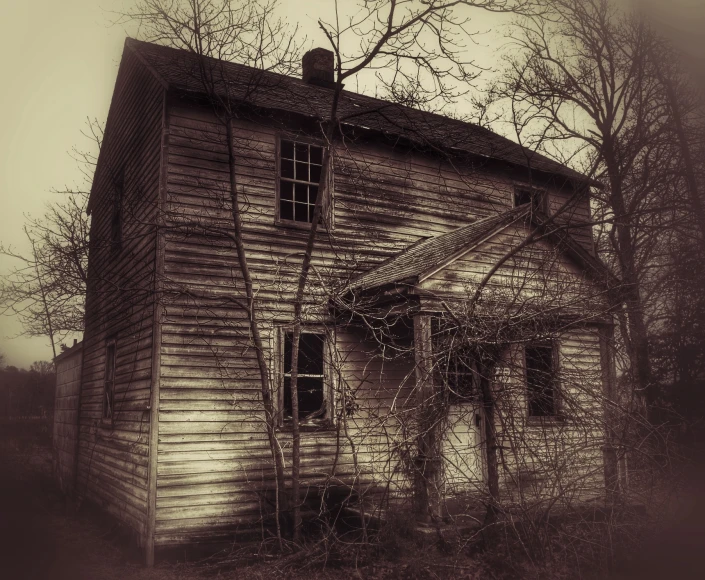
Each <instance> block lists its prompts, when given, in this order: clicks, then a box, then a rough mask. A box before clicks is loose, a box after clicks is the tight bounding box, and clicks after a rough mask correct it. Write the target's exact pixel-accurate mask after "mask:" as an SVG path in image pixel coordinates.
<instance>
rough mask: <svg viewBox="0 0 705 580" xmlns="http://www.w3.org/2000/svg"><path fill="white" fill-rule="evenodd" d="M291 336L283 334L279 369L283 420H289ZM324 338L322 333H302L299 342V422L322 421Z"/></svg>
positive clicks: (324, 411) (324, 408) (324, 410)
mask: <svg viewBox="0 0 705 580" xmlns="http://www.w3.org/2000/svg"><path fill="white" fill-rule="evenodd" d="M293 335H294V333H293V332H291V331H286V332H285V333H284V353H283V355H284V357H283V358H284V361H283V363H284V366H283V369H282V370H283V373H282V374H283V379H284V380H283V387H284V396H283V401H282V402H283V405H282V407H283V415H284V420H291V418H292V401H291V359H292V357H291V354H292V353H291V350H292V338H293ZM325 342H326V337H325V334H323V333H312V332H302V333H301V339H300V341H299V368H298V378H297V390H298V401H299V421H307V420H313V419H326V418H327V415H328V409H327V408H328V401H327V400H326V396H325V382H326V381H325V367H324V361H323V357H324V354H323V353H324V348H325Z"/></svg>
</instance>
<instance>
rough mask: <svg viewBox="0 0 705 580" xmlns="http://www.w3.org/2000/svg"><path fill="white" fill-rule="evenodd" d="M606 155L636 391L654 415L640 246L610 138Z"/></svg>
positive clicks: (630, 357)
mask: <svg viewBox="0 0 705 580" xmlns="http://www.w3.org/2000/svg"><path fill="white" fill-rule="evenodd" d="M604 157H605V165H606V167H607V174H608V178H609V183H610V193H609V196H610V205H611V206H612V210H613V211H614V218H615V228H616V230H617V246H618V247H617V257H618V259H619V266H620V269H621V275H622V292H623V295H624V303H625V305H626V307H627V327H628V330H629V344H630V345H631V348H630V349H629V361H630V367H631V375H632V379H633V380H634V382H635V387H636V391H637V392H638V393H639V394H640V395H641V397H642V398H643V400H644V402H645V403H646V405H647V412H648V413H649V415H651V414H652V413H653V407H654V404H655V402H656V391H655V385H654V384H653V382H652V380H651V359H650V356H649V341H648V334H647V330H646V323H645V321H644V310H643V306H642V303H641V294H640V281H639V277H638V275H637V272H636V249H635V246H634V240H633V239H632V232H631V228H630V226H629V225H628V224H629V223H630V222H629V216H628V215H627V209H626V203H625V201H624V193H623V191H622V178H621V175H620V172H619V165H618V163H617V157H616V154H615V152H614V148H613V146H612V142H611V139H609V138H605V148H604Z"/></svg>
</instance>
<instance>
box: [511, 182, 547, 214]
mask: <svg viewBox="0 0 705 580" xmlns="http://www.w3.org/2000/svg"><path fill="white" fill-rule="evenodd" d="M545 199H546V196H545V192H543V191H541V190H538V189H530V188H527V187H523V188H521V187H518V188H516V189H515V190H514V207H519V206H521V205H529V204H531V205H532V206H533V207H534V209H537V210H539V211H542V212H545V211H546V202H545Z"/></svg>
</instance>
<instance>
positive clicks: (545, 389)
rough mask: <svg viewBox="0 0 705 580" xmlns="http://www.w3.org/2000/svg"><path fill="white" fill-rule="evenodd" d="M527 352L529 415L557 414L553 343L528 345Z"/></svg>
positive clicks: (544, 415) (545, 415) (546, 415)
mask: <svg viewBox="0 0 705 580" xmlns="http://www.w3.org/2000/svg"><path fill="white" fill-rule="evenodd" d="M525 352H526V388H527V393H528V398H529V415H530V416H532V417H549V416H552V415H556V414H557V413H558V405H557V397H556V376H555V375H556V372H555V354H554V348H553V344H551V343H545V344H535V345H530V346H527V347H526V349H525Z"/></svg>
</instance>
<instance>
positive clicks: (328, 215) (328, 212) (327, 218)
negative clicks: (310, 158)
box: [274, 133, 334, 231]
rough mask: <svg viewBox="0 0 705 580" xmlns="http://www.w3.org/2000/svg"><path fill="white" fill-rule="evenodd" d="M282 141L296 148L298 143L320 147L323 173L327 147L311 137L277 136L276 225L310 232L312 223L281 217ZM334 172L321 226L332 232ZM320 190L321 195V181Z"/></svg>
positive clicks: (324, 200)
mask: <svg viewBox="0 0 705 580" xmlns="http://www.w3.org/2000/svg"><path fill="white" fill-rule="evenodd" d="M282 141H291V142H292V143H294V146H295V145H296V144H297V143H298V144H301V145H308V146H309V147H310V146H312V145H313V146H315V147H320V148H321V172H322V171H323V169H322V168H323V156H324V154H325V146H324V144H323V142H322V141H320V140H319V139H314V138H309V137H300V136H298V135H291V134H286V133H284V134H279V135H277V138H276V145H275V147H276V163H275V165H276V168H275V171H276V175H275V181H276V187H275V189H276V195H275V208H274V212H275V213H274V216H275V217H274V223H275V224H276V225H277V226H285V227H291V228H299V229H303V230H308V229H310V227H311V222H309V221H306V222H303V221H296V220H289V219H283V218H282V217H281V213H280V206H279V204H280V195H281V181H282V175H281V164H282V156H281V147H282ZM330 163H331V167H332V161H331V162H330ZM283 179H284V180H286V181H293V182H294V183H295V182H296V180H293V179H292V180H290V179H289V178H288V177H285V178H283ZM302 183H307V184H309V185H310V184H312V183H313V182H311V181H308V182H302ZM333 183H334V181H333V171H329V172H328V184H329V187H328V196H327V198H326V199H323V200H322V204H323V205H322V207H321V218H322V219H321V223H320V224H319V228H320V227H321V226H323V228H324V229H325V230H328V231H332V230H333V226H334V224H333V215H334V212H333V200H334V193H333V189H334V188H333ZM318 188H319V193H320V190H321V184H320V181H319V183H318Z"/></svg>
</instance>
